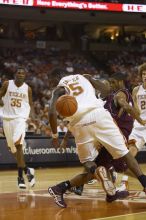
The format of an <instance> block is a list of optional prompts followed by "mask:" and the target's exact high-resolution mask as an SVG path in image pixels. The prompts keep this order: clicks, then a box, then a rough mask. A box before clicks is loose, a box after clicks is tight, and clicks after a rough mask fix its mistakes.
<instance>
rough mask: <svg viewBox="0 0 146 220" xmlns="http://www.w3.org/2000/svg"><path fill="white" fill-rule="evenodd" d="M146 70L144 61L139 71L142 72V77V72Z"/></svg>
mask: <svg viewBox="0 0 146 220" xmlns="http://www.w3.org/2000/svg"><path fill="white" fill-rule="evenodd" d="M144 70H146V63H143V64H142V65H140V66H139V67H138V73H139V74H140V76H141V77H142V72H143V71H144Z"/></svg>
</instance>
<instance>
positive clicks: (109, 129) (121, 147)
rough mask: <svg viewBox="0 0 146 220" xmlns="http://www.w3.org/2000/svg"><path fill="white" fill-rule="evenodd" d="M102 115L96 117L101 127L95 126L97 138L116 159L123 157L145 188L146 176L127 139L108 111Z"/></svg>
mask: <svg viewBox="0 0 146 220" xmlns="http://www.w3.org/2000/svg"><path fill="white" fill-rule="evenodd" d="M101 115H102V117H100V118H99V117H98V115H97V119H96V121H97V125H98V124H99V128H98V126H95V132H96V133H95V135H97V139H98V140H99V141H100V142H101V143H102V144H103V145H104V146H105V148H106V149H107V151H109V153H110V154H111V155H112V156H113V158H114V159H118V158H123V159H124V160H125V162H126V164H127V166H128V168H129V169H130V170H131V171H132V172H133V173H134V174H135V176H136V177H137V178H138V180H139V181H140V183H141V184H142V186H143V187H144V189H145V188H146V176H145V175H144V174H143V173H142V171H141V169H140V167H139V165H138V162H137V161H136V159H135V158H134V157H133V156H132V155H131V153H130V152H129V150H128V149H127V147H126V144H125V140H124V138H123V136H122V135H121V133H120V131H119V129H118V127H117V126H116V124H115V123H114V122H113V119H112V117H111V116H110V114H108V112H102V114H101Z"/></svg>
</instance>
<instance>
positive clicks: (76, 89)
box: [68, 82, 84, 96]
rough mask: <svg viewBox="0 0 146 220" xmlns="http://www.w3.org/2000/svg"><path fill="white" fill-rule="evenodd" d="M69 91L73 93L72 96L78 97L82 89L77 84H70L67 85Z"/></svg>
mask: <svg viewBox="0 0 146 220" xmlns="http://www.w3.org/2000/svg"><path fill="white" fill-rule="evenodd" d="M68 86H69V88H70V90H71V91H73V95H74V96H78V95H80V94H81V93H82V92H84V90H83V88H82V87H81V86H80V85H79V83H78V82H76V83H71V84H69V85H68Z"/></svg>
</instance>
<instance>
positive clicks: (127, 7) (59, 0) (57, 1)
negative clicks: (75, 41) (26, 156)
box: [0, 0, 146, 13]
mask: <svg viewBox="0 0 146 220" xmlns="http://www.w3.org/2000/svg"><path fill="white" fill-rule="evenodd" d="M0 4H3V5H17V6H34V7H45V8H60V9H74V10H91V11H92V10H94V11H116V12H139V13H144V12H146V5H137V4H118V3H97V2H84V1H66V0H64V1H63V0H0Z"/></svg>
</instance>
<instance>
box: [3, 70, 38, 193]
mask: <svg viewBox="0 0 146 220" xmlns="http://www.w3.org/2000/svg"><path fill="white" fill-rule="evenodd" d="M25 76H26V71H25V69H24V68H23V67H19V68H18V69H17V71H16V73H15V79H14V80H9V81H5V82H4V83H3V85H2V88H1V89H0V103H1V105H2V106H3V116H2V117H3V129H4V133H5V137H6V140H7V144H8V147H9V150H10V151H11V152H12V154H13V155H14V156H15V158H16V161H17V167H18V187H19V188H24V189H25V188H26V185H25V182H24V178H23V171H24V172H25V174H26V175H27V178H28V181H29V184H30V186H34V184H35V178H34V169H33V168H28V167H27V166H26V164H25V160H24V155H23V142H24V137H25V129H26V120H27V119H28V117H29V114H30V107H31V106H32V90H31V88H30V87H29V86H28V85H27V84H26V83H25V82H24V81H25Z"/></svg>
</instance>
